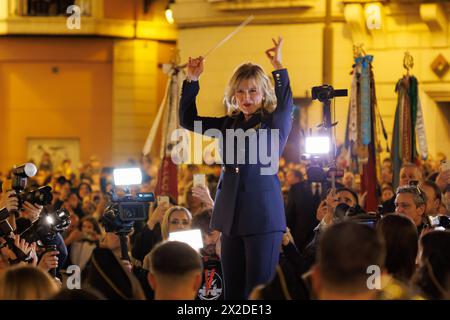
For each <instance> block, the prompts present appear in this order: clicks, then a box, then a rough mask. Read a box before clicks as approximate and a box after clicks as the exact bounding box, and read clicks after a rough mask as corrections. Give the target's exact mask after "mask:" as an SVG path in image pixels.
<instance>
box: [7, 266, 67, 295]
mask: <svg viewBox="0 0 450 320" xmlns="http://www.w3.org/2000/svg"><path fill="white" fill-rule="evenodd" d="M59 289H60V288H59V285H58V284H57V282H56V281H55V280H54V279H52V278H51V277H50V275H49V274H48V273H47V272H45V271H43V270H41V269H38V268H36V267H32V266H17V267H12V268H8V269H6V270H5V271H4V272H3V273H2V274H1V276H0V300H47V299H49V298H50V297H51V296H53V295H54V294H56V293H57V292H58V291H59Z"/></svg>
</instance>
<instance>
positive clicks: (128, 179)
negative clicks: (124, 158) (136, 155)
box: [113, 168, 142, 186]
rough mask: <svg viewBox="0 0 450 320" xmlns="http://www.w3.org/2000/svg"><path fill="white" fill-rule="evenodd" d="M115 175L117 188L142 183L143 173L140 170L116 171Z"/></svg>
mask: <svg viewBox="0 0 450 320" xmlns="http://www.w3.org/2000/svg"><path fill="white" fill-rule="evenodd" d="M113 175H114V184H115V185H116V186H131V185H133V184H141V182H142V172H141V169H139V168H124V169H114V171H113Z"/></svg>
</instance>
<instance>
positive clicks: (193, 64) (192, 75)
mask: <svg viewBox="0 0 450 320" xmlns="http://www.w3.org/2000/svg"><path fill="white" fill-rule="evenodd" d="M203 62H204V58H203V57H202V56H200V57H198V58H194V59H192V58H191V57H189V61H188V63H187V79H188V80H190V81H198V78H200V75H201V74H202V72H203Z"/></svg>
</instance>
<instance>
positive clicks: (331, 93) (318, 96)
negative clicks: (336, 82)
mask: <svg viewBox="0 0 450 320" xmlns="http://www.w3.org/2000/svg"><path fill="white" fill-rule="evenodd" d="M346 96H347V89H338V90H334V88H333V87H332V86H329V85H327V84H324V85H321V86H318V87H312V89H311V97H312V99H313V100H319V101H321V102H325V101H328V100H331V99H333V98H335V97H346Z"/></svg>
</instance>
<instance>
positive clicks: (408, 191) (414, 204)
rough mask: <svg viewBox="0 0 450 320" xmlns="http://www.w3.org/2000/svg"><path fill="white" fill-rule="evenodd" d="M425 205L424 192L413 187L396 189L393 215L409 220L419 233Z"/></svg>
mask: <svg viewBox="0 0 450 320" xmlns="http://www.w3.org/2000/svg"><path fill="white" fill-rule="evenodd" d="M426 204H427V196H426V194H425V192H423V191H422V190H420V188H419V187H417V186H415V185H406V186H401V187H398V189H397V192H396V195H395V213H396V214H403V215H405V216H407V217H408V218H410V219H411V220H412V221H413V222H414V224H415V225H416V227H417V231H418V234H420V233H421V231H422V229H423V228H424V226H425V224H424V222H423V219H424V216H425V211H426V207H427V206H426Z"/></svg>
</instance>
